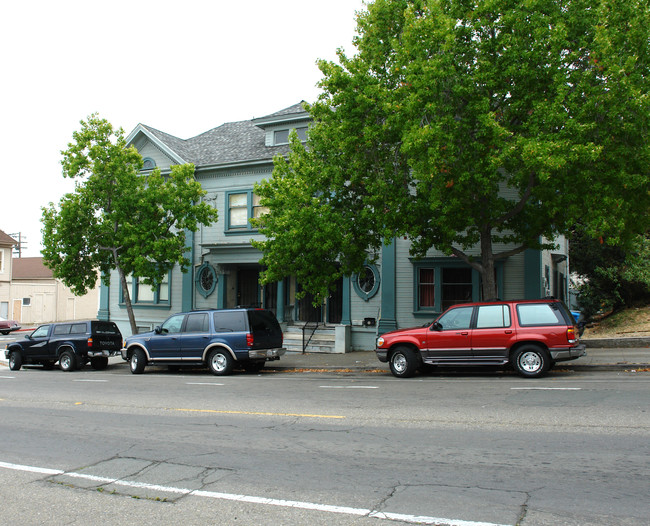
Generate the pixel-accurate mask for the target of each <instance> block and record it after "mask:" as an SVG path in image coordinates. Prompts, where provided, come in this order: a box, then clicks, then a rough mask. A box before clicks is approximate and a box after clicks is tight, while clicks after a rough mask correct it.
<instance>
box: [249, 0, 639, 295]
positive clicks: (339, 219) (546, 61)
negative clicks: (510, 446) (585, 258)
mask: <svg viewBox="0 0 650 526" xmlns="http://www.w3.org/2000/svg"><path fill="white" fill-rule="evenodd" d="M357 21H358V25H357V33H358V34H357V37H356V39H355V46H356V48H357V53H356V55H354V56H353V57H348V56H346V55H345V54H344V53H343V52H342V51H339V53H338V56H339V63H332V62H325V61H321V62H320V63H319V66H320V69H321V71H322V73H323V79H322V80H321V82H320V87H321V88H322V93H321V95H320V97H319V99H318V101H317V102H315V103H314V104H313V105H311V106H307V108H308V110H309V112H310V115H311V116H312V118H313V126H312V127H311V128H310V131H309V137H308V142H307V145H306V147H305V146H303V145H302V144H301V143H300V142H299V141H298V140H297V139H296V138H294V140H293V141H292V142H291V154H290V155H289V157H288V158H287V159H284V158H280V157H278V158H276V161H275V170H274V173H273V176H272V178H271V179H270V180H269V181H267V182H265V183H264V184H261V185H259V186H258V188H257V190H256V191H257V192H258V193H259V194H260V195H261V196H262V197H263V203H264V204H266V205H267V206H269V207H270V213H269V214H268V215H266V216H264V217H263V218H262V219H261V220H260V221H259V222H258V224H259V226H260V227H261V228H262V231H263V232H264V233H265V234H266V236H267V239H266V241H263V242H260V243H258V246H259V247H260V249H261V250H262V251H263V253H264V258H263V262H264V263H265V264H266V265H267V267H268V270H267V271H266V273H265V275H264V279H266V281H273V280H277V279H280V278H281V277H283V276H286V275H289V274H294V275H296V276H297V278H298V280H299V281H300V283H301V284H302V285H303V288H304V289H306V290H308V291H310V292H312V293H315V294H317V295H320V296H321V297H323V296H325V295H327V293H328V284H329V283H331V282H333V281H334V280H335V279H336V278H337V277H339V276H340V275H348V274H351V273H353V272H355V271H358V270H359V269H360V267H361V265H362V264H363V261H364V260H365V259H369V258H372V257H373V254H376V253H377V251H378V250H379V249H380V247H381V245H382V243H384V242H386V243H388V242H391V240H392V239H393V238H395V237H399V236H405V237H408V238H409V239H410V240H411V241H412V245H411V251H412V254H413V255H414V256H416V257H422V256H424V255H425V254H426V253H427V252H428V251H429V250H430V249H431V248H436V249H438V250H441V251H442V252H443V253H445V254H447V255H454V256H456V257H458V258H460V259H462V260H464V261H465V262H466V263H468V264H469V265H471V266H472V267H473V268H475V269H477V270H478V271H479V272H480V274H481V277H482V283H483V296H484V297H485V298H489V297H494V296H495V295H496V283H495V279H494V265H495V262H496V261H498V260H502V259H506V258H508V257H510V256H512V255H514V254H516V253H519V252H521V251H523V250H525V249H527V248H538V249H539V248H549V247H550V246H552V245H553V243H552V240H553V239H554V238H555V237H556V236H557V234H559V233H565V232H566V231H567V230H568V228H569V226H570V225H572V224H574V223H575V221H576V218H580V219H581V220H582V222H583V223H584V224H585V225H587V228H586V230H587V232H589V234H590V235H593V236H604V237H606V238H607V239H608V242H610V243H615V244H621V243H625V242H626V241H628V240H630V239H632V238H633V237H634V235H635V233H638V232H640V231H643V230H644V229H645V226H644V225H647V224H648V210H649V202H650V195H649V192H648V167H649V166H650V163H649V161H650V150H649V148H648V121H649V119H650V100H649V98H648V92H649V90H648V87H649V80H648V67H649V58H650V56H649V42H648V29H647V28H648V27H650V9H649V6H648V0H526V1H523V2H522V1H521V0H375V1H374V2H371V3H369V4H368V6H367V11H364V12H361V13H359V14H358V19H357ZM544 240H550V241H544ZM477 247H478V254H479V255H476V252H477V250H476V249H477Z"/></svg>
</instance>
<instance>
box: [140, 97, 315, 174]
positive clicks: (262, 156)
mask: <svg viewBox="0 0 650 526" xmlns="http://www.w3.org/2000/svg"><path fill="white" fill-rule="evenodd" d="M308 119H309V115H308V114H307V112H305V110H304V109H303V107H302V103H298V104H294V105H293V106H290V107H288V108H285V109H283V110H280V111H278V112H276V113H273V114H271V115H268V116H266V117H262V118H259V119H253V120H249V121H239V122H229V123H226V124H222V125H221V126H217V127H216V128H213V129H211V130H208V131H207V132H205V133H202V134H200V135H197V136H196V137H192V138H191V139H179V138H178V137H175V136H173V135H170V134H168V133H165V132H162V131H160V130H157V129H155V128H152V127H151V126H146V125H144V124H138V126H137V127H136V128H135V129H134V130H133V131H132V132H131V133H130V134H129V136H128V137H127V142H128V143H132V142H133V141H134V140H135V139H136V137H137V136H138V134H140V133H142V134H144V135H146V136H147V138H149V139H150V140H151V141H153V142H154V143H155V144H156V145H157V146H158V147H159V148H160V149H161V150H162V151H163V152H165V153H167V155H169V157H171V158H172V159H174V161H176V162H178V163H179V164H183V163H193V164H194V165H195V166H196V167H197V168H199V167H206V166H218V165H228V164H233V163H244V162H254V161H267V160H268V161H270V160H271V159H273V157H274V156H275V155H276V154H278V153H281V154H284V153H288V151H289V147H288V145H281V146H266V132H265V131H264V130H263V129H262V126H263V125H264V124H267V123H270V122H273V123H281V122H292V121H295V120H305V121H307V120H308Z"/></svg>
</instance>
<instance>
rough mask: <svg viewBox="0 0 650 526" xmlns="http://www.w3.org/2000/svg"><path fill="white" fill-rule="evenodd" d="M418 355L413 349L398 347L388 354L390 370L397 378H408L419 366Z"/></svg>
mask: <svg viewBox="0 0 650 526" xmlns="http://www.w3.org/2000/svg"><path fill="white" fill-rule="evenodd" d="M420 363H421V362H420V357H419V356H418V355H417V354H416V352H415V351H414V350H413V349H409V348H408V347H398V348H397V349H395V351H393V353H392V354H391V355H390V361H389V362H388V365H389V366H390V372H391V373H393V376H396V377H397V378H410V377H411V376H413V375H414V374H415V371H416V370H417V369H418V367H420Z"/></svg>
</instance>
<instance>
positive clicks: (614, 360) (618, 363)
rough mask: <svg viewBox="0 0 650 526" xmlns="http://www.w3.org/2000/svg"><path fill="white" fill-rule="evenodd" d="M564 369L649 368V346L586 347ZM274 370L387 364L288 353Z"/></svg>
mask: <svg viewBox="0 0 650 526" xmlns="http://www.w3.org/2000/svg"><path fill="white" fill-rule="evenodd" d="M557 367H559V368H560V367H561V368H563V369H575V370H579V369H583V370H584V369H601V370H604V369H648V368H650V347H643V348H641V347H639V348H628V347H619V348H612V347H606V348H600V347H599V348H592V347H588V348H587V355H586V356H583V357H581V358H578V359H577V360H572V361H570V362H559V363H558V364H557ZM265 369H269V370H275V371H290V370H296V371H300V370H305V371H314V372H317V371H319V370H322V371H323V372H327V371H342V372H345V371H349V372H357V371H383V370H385V371H388V370H389V369H388V364H386V363H381V362H380V361H379V360H378V359H377V356H376V354H375V352H374V351H357V352H350V353H346V354H323V353H306V354H301V353H294V352H291V353H287V354H285V355H284V356H282V357H281V358H280V360H278V361H275V362H268V363H267V364H266V368H265Z"/></svg>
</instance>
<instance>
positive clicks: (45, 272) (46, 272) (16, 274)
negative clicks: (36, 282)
mask: <svg viewBox="0 0 650 526" xmlns="http://www.w3.org/2000/svg"><path fill="white" fill-rule="evenodd" d="M11 277H12V279H52V278H53V277H54V275H53V274H52V269H49V268H47V267H46V266H45V265H44V264H43V258H41V257H33V258H14V259H13V264H12V273H11Z"/></svg>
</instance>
